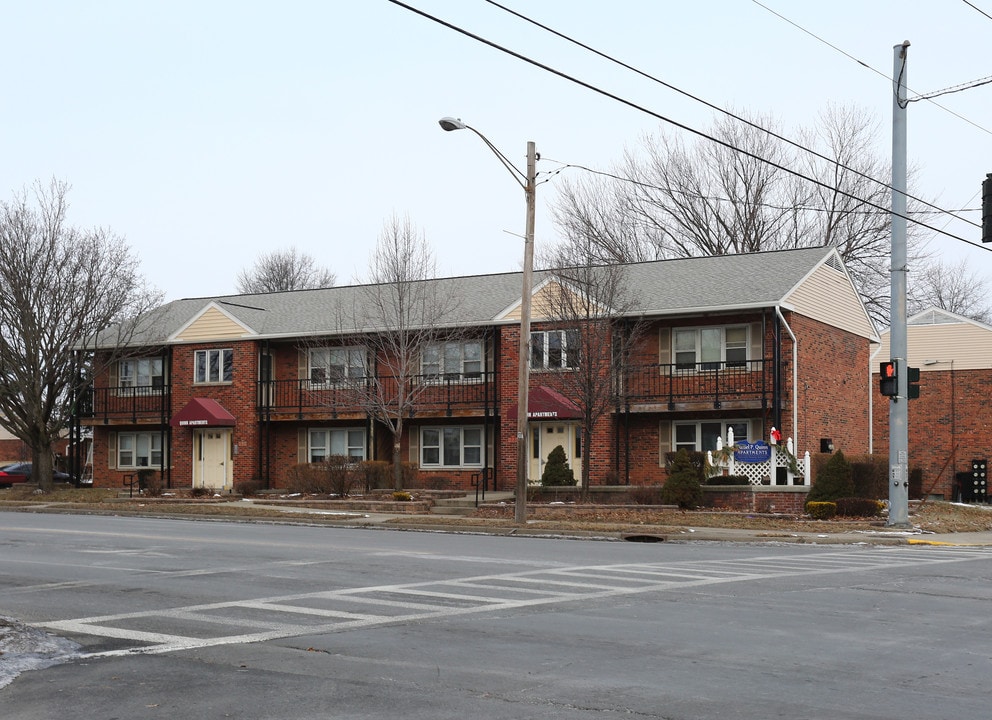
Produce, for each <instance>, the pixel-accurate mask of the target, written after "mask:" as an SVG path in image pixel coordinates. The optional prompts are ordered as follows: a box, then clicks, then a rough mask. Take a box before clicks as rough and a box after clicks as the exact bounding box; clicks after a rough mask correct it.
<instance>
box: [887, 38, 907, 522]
mask: <svg viewBox="0 0 992 720" xmlns="http://www.w3.org/2000/svg"><path fill="white" fill-rule="evenodd" d="M908 53H909V40H906V41H905V42H903V43H900V44H899V45H896V46H895V47H894V48H893V69H892V90H893V97H892V266H891V267H890V268H889V278H890V282H891V293H892V294H891V301H890V307H889V318H890V327H889V342H890V346H889V354H890V358H891V360H892V362H894V363H895V373H896V387H897V389H898V390H897V392H896V394H895V395H893V396H892V397H890V398H889V519H888V522H887V523H886V525H887V526H888V527H898V528H902V527H909V369H908V368H909V364H908V362H907V345H908V343H907V341H906V276H907V274H908V272H909V268H908V266H907V258H906V255H907V253H906V182H907V171H906V106H907V105H908V102H907V101H906V65H907V57H906V56H907V55H908Z"/></svg>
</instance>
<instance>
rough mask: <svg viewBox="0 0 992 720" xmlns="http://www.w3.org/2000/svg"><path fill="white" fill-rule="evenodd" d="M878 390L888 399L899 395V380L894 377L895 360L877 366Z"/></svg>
mask: <svg viewBox="0 0 992 720" xmlns="http://www.w3.org/2000/svg"><path fill="white" fill-rule="evenodd" d="M878 389H879V390H881V392H882V394H883V395H887V396H888V397H894V396H895V395H898V394H899V378H898V377H897V376H896V362H895V360H889V362H883V363H881V364H880V365H879V366H878Z"/></svg>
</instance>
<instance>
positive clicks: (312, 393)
mask: <svg viewBox="0 0 992 720" xmlns="http://www.w3.org/2000/svg"><path fill="white" fill-rule="evenodd" d="M494 380H495V374H494V373H492V372H483V373H472V374H469V375H413V376H411V377H410V378H408V379H407V382H406V384H405V387H402V388H401V386H400V385H401V384H400V382H399V380H398V379H397V378H395V377H391V376H385V377H380V378H378V379H376V380H375V381H374V382H373V380H372V379H371V378H356V379H346V380H340V381H332V382H316V381H313V380H306V379H304V380H261V381H259V383H258V399H257V402H258V408H259V409H260V410H272V411H283V412H296V413H303V412H314V411H320V410H326V411H330V412H366V411H367V410H368V408H369V405H370V404H371V403H372V402H373V398H375V402H377V403H383V404H386V405H393V404H397V405H398V404H399V398H400V391H401V390H402V391H403V395H404V396H405V397H406V398H410V400H411V402H412V405H413V407H414V409H415V411H416V412H453V411H454V410H455V409H457V408H473V409H479V410H480V411H481V410H482V409H483V408H484V407H486V406H489V407H493V406H494V404H495V397H496V393H495V387H494V385H495V384H494Z"/></svg>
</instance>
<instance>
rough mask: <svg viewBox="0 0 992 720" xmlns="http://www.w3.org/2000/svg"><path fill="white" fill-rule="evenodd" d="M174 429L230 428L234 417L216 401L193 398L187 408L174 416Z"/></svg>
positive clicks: (171, 422) (172, 423)
mask: <svg viewBox="0 0 992 720" xmlns="http://www.w3.org/2000/svg"><path fill="white" fill-rule="evenodd" d="M169 424H170V425H172V427H197V426H198V427H230V426H232V425H234V424H235V419H234V416H233V415H232V414H231V413H229V412H228V411H227V410H225V409H224V406H223V405H221V404H220V403H219V402H217V401H216V400H211V399H210V398H193V399H192V400H190V401H189V402H188V403H187V404H186V407H184V408H183V409H182V410H180V411H179V412H177V413H176V414H175V415H173V416H172V420H170V421H169Z"/></svg>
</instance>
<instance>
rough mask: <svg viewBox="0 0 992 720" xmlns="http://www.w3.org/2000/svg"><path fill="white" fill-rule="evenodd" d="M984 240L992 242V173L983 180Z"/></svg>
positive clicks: (984, 241)
mask: <svg viewBox="0 0 992 720" xmlns="http://www.w3.org/2000/svg"><path fill="white" fill-rule="evenodd" d="M982 242H983V243H987V242H992V173H989V174H988V175H986V176H985V180H983V181H982Z"/></svg>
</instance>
